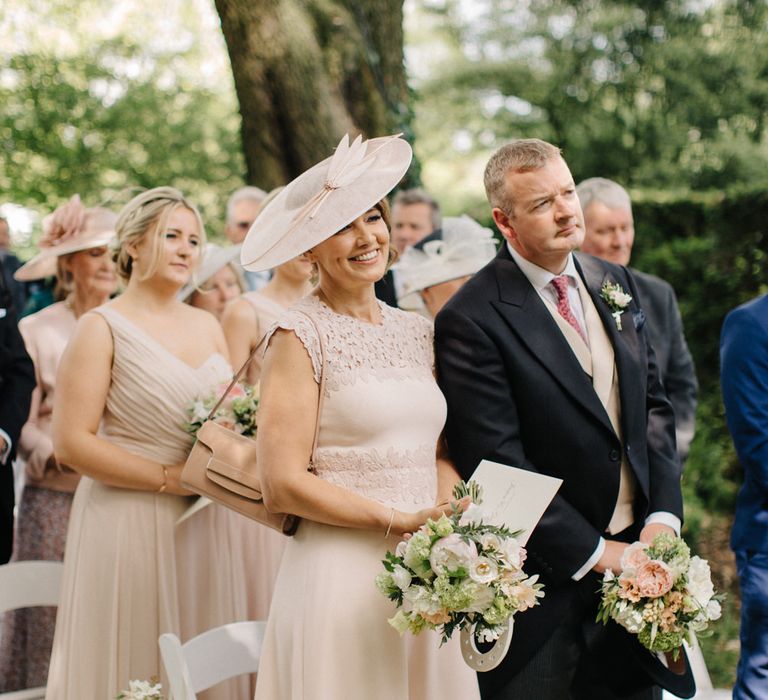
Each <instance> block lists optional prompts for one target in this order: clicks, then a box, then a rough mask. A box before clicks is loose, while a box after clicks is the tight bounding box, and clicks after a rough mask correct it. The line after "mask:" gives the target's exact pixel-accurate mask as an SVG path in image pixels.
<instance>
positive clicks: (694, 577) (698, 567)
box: [688, 556, 715, 608]
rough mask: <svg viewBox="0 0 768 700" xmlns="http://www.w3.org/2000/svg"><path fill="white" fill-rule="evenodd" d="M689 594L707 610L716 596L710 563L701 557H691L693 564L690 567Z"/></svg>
mask: <svg viewBox="0 0 768 700" xmlns="http://www.w3.org/2000/svg"><path fill="white" fill-rule="evenodd" d="M688 592H689V593H690V594H691V596H692V597H694V598H695V599H696V602H697V603H698V604H699V605H701V607H702V608H706V607H707V605H708V604H709V601H710V600H711V599H712V596H713V595H715V587H714V586H713V585H712V573H711V571H710V569H709V562H707V561H706V560H704V559H702V558H701V557H697V556H693V557H691V564H690V566H689V567H688Z"/></svg>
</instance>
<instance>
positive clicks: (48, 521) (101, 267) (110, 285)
mask: <svg viewBox="0 0 768 700" xmlns="http://www.w3.org/2000/svg"><path fill="white" fill-rule="evenodd" d="M116 218H117V217H116V216H115V214H113V213H112V212H111V211H109V210H107V209H102V208H100V207H95V208H90V209H86V208H85V207H84V206H83V204H82V203H81V202H80V199H79V198H78V197H77V196H75V197H73V198H72V199H71V200H70V201H69V202H68V203H67V204H65V205H63V206H62V207H59V208H58V209H57V210H56V211H55V212H53V214H52V215H51V216H49V217H47V218H46V220H45V221H44V226H43V227H44V235H43V239H42V241H41V242H40V248H41V250H40V253H39V254H38V255H37V256H35V257H34V258H33V259H32V260H31V261H30V262H28V263H27V264H26V265H24V266H22V267H20V268H19V269H18V270H17V272H16V278H17V279H19V280H34V279H39V278H41V277H48V276H50V275H56V279H57V286H58V289H59V290H60V293H61V294H62V295H63V296H64V300H63V301H60V302H58V303H56V304H53V305H52V306H48V307H46V308H44V309H42V310H41V311H38V312H37V313H34V314H32V315H30V316H27V317H26V318H23V319H22V320H21V321H20V323H19V330H20V331H21V334H22V336H23V337H24V343H25V345H26V347H27V352H28V353H29V355H30V357H31V358H32V360H33V362H34V363H35V375H36V381H37V388H36V389H35V391H34V393H33V395H32V408H31V411H30V414H29V420H28V421H27V423H26V424H25V425H24V428H23V430H22V433H21V438H20V440H19V450H18V454H19V456H20V457H21V458H22V459H23V460H24V463H25V472H26V484H25V486H24V490H23V492H22V496H21V502H20V504H19V511H18V517H17V521H16V533H15V544H14V557H13V560H14V561H23V560H29V559H41V560H48V561H51V560H53V561H61V560H62V559H63V558H64V542H65V538H66V534H67V523H68V522H69V511H70V508H71V506H72V496H73V493H74V490H75V487H76V486H77V482H78V480H79V478H80V477H79V475H78V474H77V472H74V471H72V470H71V469H69V468H68V467H66V466H64V465H61V464H59V463H57V461H56V458H55V456H54V454H53V442H52V435H51V432H52V428H51V414H52V410H53V400H54V394H55V391H56V370H57V369H58V366H59V360H60V359H61V355H62V353H63V352H64V348H65V347H66V345H67V342H68V341H69V338H70V336H71V335H72V333H74V330H75V325H76V324H77V319H78V318H79V317H80V316H81V315H82V314H84V313H85V312H87V311H89V310H90V309H92V308H95V307H97V306H100V305H101V304H103V303H104V302H105V301H107V300H108V299H109V297H110V296H111V295H112V294H114V293H115V291H116V290H117V273H116V272H115V264H114V262H113V261H112V257H111V253H110V251H109V248H108V246H109V244H110V243H111V242H112V240H113V239H114V235H115V234H114V230H115V219H116ZM55 622H56V611H55V610H54V609H51V608H33V609H28V610H17V611H13V612H9V613H6V615H5V616H4V617H3V620H2V624H0V692H8V691H12V690H20V689H22V688H31V687H37V686H44V685H45V681H46V677H47V676H48V662H49V659H50V655H51V644H52V643H53V629H54V625H55Z"/></svg>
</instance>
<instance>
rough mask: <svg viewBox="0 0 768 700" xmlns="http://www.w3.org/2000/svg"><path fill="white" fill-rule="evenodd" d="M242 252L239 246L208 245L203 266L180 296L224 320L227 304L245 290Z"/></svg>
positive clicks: (204, 253)
mask: <svg viewBox="0 0 768 700" xmlns="http://www.w3.org/2000/svg"><path fill="white" fill-rule="evenodd" d="M239 255H240V246H239V245H235V246H229V247H228V248H222V247H221V246H218V245H216V244H215V243H208V244H206V246H205V251H204V252H203V261H202V263H201V264H200V268H199V270H198V271H197V272H196V273H195V274H194V275H193V277H192V279H191V280H190V281H189V282H188V283H187V284H185V285H184V287H183V288H182V290H181V291H180V292H179V299H181V300H182V301H185V302H187V304H189V305H191V306H194V307H196V308H198V309H205V310H206V311H210V312H211V313H212V314H213V315H214V316H215V317H216V318H217V319H218V320H219V321H221V317H222V315H223V313H224V309H225V308H226V306H227V304H229V302H231V301H232V300H233V299H237V297H239V296H240V295H241V294H242V293H243V292H244V291H245V281H244V279H243V270H242V268H241V267H240V263H239V262H238V261H237V259H238V257H239Z"/></svg>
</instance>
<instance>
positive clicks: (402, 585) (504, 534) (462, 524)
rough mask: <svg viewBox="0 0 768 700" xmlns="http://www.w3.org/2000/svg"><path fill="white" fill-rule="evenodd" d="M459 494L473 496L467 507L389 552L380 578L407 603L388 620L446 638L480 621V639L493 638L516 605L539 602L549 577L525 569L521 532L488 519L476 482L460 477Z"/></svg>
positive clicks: (397, 600) (392, 594)
mask: <svg viewBox="0 0 768 700" xmlns="http://www.w3.org/2000/svg"><path fill="white" fill-rule="evenodd" d="M454 496H455V497H456V498H457V499H460V498H463V497H464V496H471V497H472V501H473V502H472V503H471V505H470V506H469V508H467V510H466V511H464V512H463V513H459V512H458V511H455V510H454V512H453V514H452V515H451V516H450V517H448V516H446V515H443V516H441V517H440V519H439V520H437V521H435V520H428V521H427V522H426V523H425V524H424V525H422V527H421V528H419V530H418V531H417V532H415V533H414V534H413V536H412V537H411V538H410V539H409V540H408V541H404V542H400V543H399V544H398V545H397V548H396V550H395V552H394V553H392V552H387V554H386V558H385V559H384V561H383V564H384V568H385V571H383V572H382V573H380V574H379V575H378V576H377V577H376V586H377V588H378V589H379V590H380V591H381V592H382V593H383V594H384V595H385V596H387V597H388V598H389V599H390V600H392V601H394V602H395V603H396V605H397V607H398V608H401V609H400V610H398V611H397V613H396V614H395V616H394V617H392V618H391V619H390V620H389V624H391V625H392V626H393V627H394V628H395V629H396V630H398V632H400V633H401V634H402V633H404V632H406V631H409V632H411V633H413V634H418V633H419V632H421V631H422V630H424V629H436V630H439V631H440V632H441V634H442V642H443V643H445V642H446V641H447V640H448V639H449V638H450V637H451V635H452V634H453V632H454V631H455V630H457V629H458V630H463V629H465V628H471V627H474V633H475V635H476V638H477V639H478V640H479V641H481V642H493V641H496V640H497V639H498V638H499V636H500V635H501V634H502V633H503V632H504V631H505V630H506V628H507V626H508V623H509V619H510V618H511V617H512V616H513V615H514V614H515V613H516V612H520V611H523V610H527V609H528V608H530V607H533V606H534V605H537V604H538V599H539V598H541V597H542V596H543V595H544V592H543V591H542V590H541V589H542V588H543V584H540V583H537V579H538V576H531V577H529V576H527V575H526V574H525V573H524V572H523V568H522V567H523V562H524V561H525V556H526V552H525V549H524V548H523V547H522V546H521V545H520V544H519V543H518V541H517V539H515V537H516V535H519V534H520V533H519V532H510V531H509V530H508V529H507V528H506V527H497V526H495V525H488V524H486V523H484V522H483V513H482V509H481V508H480V503H481V501H482V497H481V493H480V488H479V487H478V486H477V484H475V483H474V482H471V483H470V484H469V485H467V484H465V483H464V482H461V483H460V484H459V485H458V486H457V488H456V489H455V490H454Z"/></svg>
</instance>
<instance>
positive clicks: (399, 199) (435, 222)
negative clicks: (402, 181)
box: [392, 187, 443, 231]
mask: <svg viewBox="0 0 768 700" xmlns="http://www.w3.org/2000/svg"><path fill="white" fill-rule="evenodd" d="M410 204H428V205H429V207H430V209H431V212H432V230H433V231H437V229H439V228H440V227H441V226H442V225H443V215H442V214H441V212H440V205H439V204H438V203H437V200H436V199H435V198H434V197H433V196H432V195H430V194H427V193H426V192H425V191H424V190H422V189H421V188H419V187H413V188H411V189H410V190H400V191H399V192H398V193H397V194H396V195H395V198H394V199H393V200H392V209H394V208H395V207H396V206H398V205H399V206H408V205H410Z"/></svg>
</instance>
